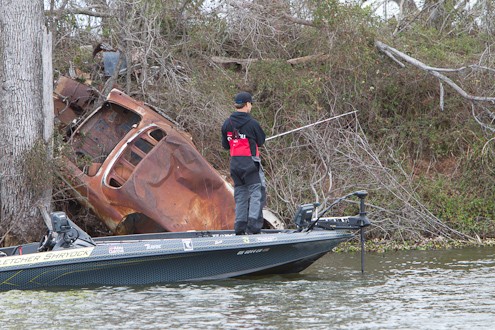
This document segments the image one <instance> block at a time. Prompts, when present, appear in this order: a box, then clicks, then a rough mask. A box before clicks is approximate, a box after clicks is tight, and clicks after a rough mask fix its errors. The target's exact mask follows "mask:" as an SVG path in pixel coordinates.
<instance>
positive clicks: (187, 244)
mask: <svg viewBox="0 0 495 330" xmlns="http://www.w3.org/2000/svg"><path fill="white" fill-rule="evenodd" d="M182 247H183V248H184V251H192V250H194V247H193V243H192V240H191V239H189V238H187V239H183V240H182Z"/></svg>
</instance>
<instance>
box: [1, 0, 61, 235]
mask: <svg viewBox="0 0 495 330" xmlns="http://www.w3.org/2000/svg"><path fill="white" fill-rule="evenodd" d="M0 7H1V8H2V10H1V11H0V81H1V82H2V88H0V104H2V111H1V113H0V123H1V124H2V126H0V140H1V141H2V142H3V143H4V145H3V148H1V149H0V173H1V177H0V201H1V205H0V206H1V207H0V228H1V229H0V237H2V243H5V244H12V243H16V242H17V243H20V242H26V241H31V240H33V239H37V238H38V235H39V233H41V232H42V231H43V230H44V228H43V226H41V225H42V221H41V219H42V218H41V215H40V214H39V211H38V209H37V207H36V206H37V205H39V204H40V203H42V204H45V206H46V197H47V195H49V196H51V193H50V189H51V188H50V185H51V175H50V165H49V158H50V141H51V136H52V133H53V126H52V125H53V106H51V103H50V100H51V97H52V96H51V95H52V92H51V89H52V80H53V79H52V78H51V77H52V76H51V75H52V72H51V64H50V61H51V57H50V54H51V49H50V46H49V45H48V44H49V42H50V36H49V35H48V34H47V33H46V29H45V25H44V15H43V1H42V0H36V1H33V0H1V1H0ZM45 65H48V70H46V71H44V70H43V68H44V67H45ZM47 107H49V108H48V109H46V108H47ZM47 192H48V193H47Z"/></svg>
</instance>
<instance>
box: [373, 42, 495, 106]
mask: <svg viewBox="0 0 495 330" xmlns="http://www.w3.org/2000/svg"><path fill="white" fill-rule="evenodd" d="M375 45H376V47H377V48H378V49H379V50H380V51H382V52H383V53H384V54H386V55H387V56H389V54H390V53H391V54H393V55H394V56H397V57H400V58H402V59H403V60H404V61H406V62H407V63H409V64H412V65H414V66H415V67H417V68H419V69H421V70H423V71H426V72H428V73H429V74H431V75H432V76H434V77H436V78H438V79H439V80H441V81H443V82H444V83H446V84H447V85H449V86H450V87H452V88H453V89H454V90H455V91H456V92H457V93H459V94H460V95H461V96H462V97H463V98H465V99H467V100H470V101H481V102H494V103H495V97H484V96H476V95H471V94H469V93H467V92H466V91H465V90H463V89H462V88H461V87H460V86H459V85H457V84H456V83H455V82H453V81H452V80H451V79H450V78H449V77H447V76H445V75H443V74H441V73H440V72H453V71H459V70H464V69H465V68H461V69H456V70H452V69H443V68H435V67H431V66H429V65H426V64H424V63H423V62H420V61H418V60H417V59H415V58H412V57H411V56H409V55H407V54H404V53H403V52H401V51H399V50H397V49H395V48H393V47H390V46H389V45H386V44H384V43H383V42H380V41H378V40H376V41H375ZM392 59H393V60H394V61H396V59H395V58H393V57H392ZM478 68H479V67H478Z"/></svg>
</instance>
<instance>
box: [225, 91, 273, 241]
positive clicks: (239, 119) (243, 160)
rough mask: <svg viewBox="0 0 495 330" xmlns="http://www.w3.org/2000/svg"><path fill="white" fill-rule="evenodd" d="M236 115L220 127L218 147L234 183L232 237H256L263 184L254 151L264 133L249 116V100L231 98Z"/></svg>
mask: <svg viewBox="0 0 495 330" xmlns="http://www.w3.org/2000/svg"><path fill="white" fill-rule="evenodd" d="M234 106H235V108H236V111H235V112H234V113H232V114H231V115H230V117H229V118H227V119H226V120H225V122H224V123H223V126H222V146H223V147H224V148H225V149H229V150H230V156H231V157H230V176H231V177H232V180H234V200H235V224H234V230H235V234H236V235H244V234H259V233H260V232H261V228H262V227H263V206H264V204H265V202H266V183H265V176H264V174H263V168H262V167H261V159H260V155H259V150H258V148H259V147H261V146H262V145H263V144H264V143H265V137H266V136H265V132H263V129H262V128H261V126H260V124H259V123H258V122H257V121H256V120H255V119H253V117H251V115H250V114H249V113H250V112H251V108H252V106H253V97H252V96H251V94H250V93H248V92H240V93H238V94H237V95H236V96H235V97H234Z"/></svg>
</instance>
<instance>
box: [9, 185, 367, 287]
mask: <svg viewBox="0 0 495 330" xmlns="http://www.w3.org/2000/svg"><path fill="white" fill-rule="evenodd" d="M352 195H353V196H357V197H358V198H359V199H360V210H359V214H357V215H354V216H343V217H327V218H325V217H323V215H324V214H325V213H326V211H328V210H329V209H330V207H332V206H333V205H335V204H336V203H333V204H332V205H331V206H330V207H329V208H327V209H326V210H325V211H323V212H322V213H321V215H320V216H319V217H316V215H315V213H316V212H315V210H316V208H317V206H319V205H318V204H317V203H313V204H304V205H300V206H299V208H298V210H297V212H296V215H295V217H294V221H295V225H296V229H292V230H289V229H285V230H274V229H267V230H263V231H262V233H261V234H258V235H235V234H234V232H233V231H231V230H215V231H191V232H165V233H153V234H135V235H123V236H109V237H99V238H92V237H90V236H89V235H88V234H87V233H85V232H84V231H83V230H82V229H81V228H79V227H78V226H77V225H76V224H74V223H73V222H72V221H71V220H70V219H69V218H68V217H67V216H66V214H65V213H63V212H53V213H51V214H50V215H48V214H47V213H46V217H45V222H46V224H47V227H48V228H49V230H48V232H47V235H45V236H44V237H43V239H42V240H41V242H39V243H30V244H25V245H18V246H11V247H5V248H1V249H0V291H6V290H23V289H46V288H59V287H62V288H75V287H94V286H132V285H156V284H163V283H172V282H185V281H209V280H219V279H226V278H233V277H241V276H246V275H269V274H289V273H298V272H301V271H302V270H304V269H306V268H307V267H309V266H310V265H311V264H313V263H314V262H315V261H316V260H317V259H319V258H320V257H322V256H323V255H325V254H326V253H327V252H329V251H331V250H332V249H333V248H334V247H336V246H337V245H338V244H339V243H341V242H343V241H347V240H349V239H351V238H352V237H354V235H355V232H356V231H359V230H360V231H361V242H362V243H361V244H362V245H361V247H362V248H363V247H364V243H363V242H364V241H363V229H364V228H365V227H367V226H368V225H370V221H369V220H368V218H367V216H366V212H365V203H364V200H365V197H366V195H367V193H366V192H365V191H358V192H355V193H352V194H349V195H347V196H345V198H347V197H349V196H352ZM340 200H343V198H341V199H339V200H338V201H340Z"/></svg>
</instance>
